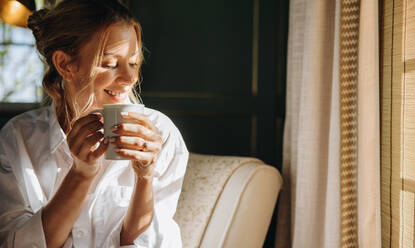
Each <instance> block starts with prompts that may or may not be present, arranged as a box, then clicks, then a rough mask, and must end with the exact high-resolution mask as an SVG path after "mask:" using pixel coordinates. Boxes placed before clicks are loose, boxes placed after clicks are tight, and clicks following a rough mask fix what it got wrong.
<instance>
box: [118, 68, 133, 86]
mask: <svg viewBox="0 0 415 248" xmlns="http://www.w3.org/2000/svg"><path fill="white" fill-rule="evenodd" d="M118 78H119V82H120V83H121V84H125V85H130V84H134V83H135V82H137V80H138V69H137V68H136V67H135V66H131V65H130V64H127V65H125V66H122V69H121V70H120V72H119V76H118Z"/></svg>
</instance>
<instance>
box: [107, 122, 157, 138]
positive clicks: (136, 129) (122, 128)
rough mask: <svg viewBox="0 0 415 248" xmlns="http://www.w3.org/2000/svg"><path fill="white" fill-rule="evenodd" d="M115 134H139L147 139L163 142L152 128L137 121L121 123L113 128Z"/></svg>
mask: <svg viewBox="0 0 415 248" xmlns="http://www.w3.org/2000/svg"><path fill="white" fill-rule="evenodd" d="M111 130H112V132H113V133H115V134H120V135H126V136H138V137H140V138H143V139H145V140H150V141H159V142H161V140H162V139H161V136H160V135H159V134H158V133H155V132H153V131H152V130H150V129H148V128H146V127H144V126H142V125H139V124H136V123H121V124H119V125H115V126H113V127H112V128H111Z"/></svg>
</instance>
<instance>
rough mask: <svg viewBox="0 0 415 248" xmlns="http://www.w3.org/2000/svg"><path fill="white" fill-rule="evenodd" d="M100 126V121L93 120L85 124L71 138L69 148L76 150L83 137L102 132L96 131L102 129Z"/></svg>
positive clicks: (81, 143)
mask: <svg viewBox="0 0 415 248" xmlns="http://www.w3.org/2000/svg"><path fill="white" fill-rule="evenodd" d="M102 127H103V124H102V122H100V121H94V122H90V123H88V124H86V125H85V126H84V127H83V128H82V129H81V130H79V132H78V135H77V136H76V137H74V138H73V139H72V140H71V144H70V145H69V149H71V151H75V152H76V151H77V150H79V148H80V147H81V146H82V145H83V143H84V141H85V139H87V138H88V136H90V135H91V134H96V133H102V132H97V131H98V130H100V129H102Z"/></svg>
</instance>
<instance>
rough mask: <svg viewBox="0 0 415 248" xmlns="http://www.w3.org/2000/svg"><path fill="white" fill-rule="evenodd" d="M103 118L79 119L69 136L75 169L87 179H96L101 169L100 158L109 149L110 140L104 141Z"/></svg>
mask: <svg viewBox="0 0 415 248" xmlns="http://www.w3.org/2000/svg"><path fill="white" fill-rule="evenodd" d="M101 119H102V118H101V116H100V115H97V114H89V115H87V116H84V117H81V118H79V119H78V120H77V121H76V122H75V123H74V125H73V127H72V129H71V131H70V132H69V134H68V137H67V142H68V145H69V150H70V151H71V154H72V157H73V158H74V169H75V171H76V172H78V173H80V174H81V175H82V176H84V177H86V178H92V177H94V176H95V175H96V174H97V173H98V172H99V170H100V168H101V163H100V162H99V160H98V158H99V157H101V156H102V154H103V153H104V152H105V150H106V149H107V147H108V140H107V139H103V137H104V135H103V134H102V132H101V131H100V130H101V129H102V128H103V124H102V121H101Z"/></svg>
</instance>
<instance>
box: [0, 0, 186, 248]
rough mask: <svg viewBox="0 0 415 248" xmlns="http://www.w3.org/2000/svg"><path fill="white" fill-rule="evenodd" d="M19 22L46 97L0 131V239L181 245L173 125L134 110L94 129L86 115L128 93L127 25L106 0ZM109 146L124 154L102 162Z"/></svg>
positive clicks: (135, 54)
mask: <svg viewBox="0 0 415 248" xmlns="http://www.w3.org/2000/svg"><path fill="white" fill-rule="evenodd" d="M28 26H29V28H30V29H32V31H33V35H34V36H35V39H36V47H37V49H38V51H39V53H40V54H41V55H42V56H43V59H44V61H45V62H46V63H47V65H48V69H47V71H46V73H45V76H44V78H43V89H44V90H45V92H46V93H47V94H48V96H49V97H50V98H51V102H52V104H51V105H50V106H47V107H44V108H41V109H38V110H34V111H30V112H26V113H24V114H21V115H19V116H17V117H15V118H13V119H12V120H10V121H9V122H8V123H7V124H6V125H5V126H4V127H3V129H1V131H0V196H1V199H0V202H1V204H0V246H1V247H28V246H30V247H32V246H37V247H62V246H64V247H119V246H120V245H121V246H123V245H128V246H129V247H131V246H132V247H166V248H167V247H181V238H180V230H179V226H178V225H177V224H176V222H175V221H174V220H173V215H174V213H175V210H176V207H177V201H178V198H179V195H180V192H181V185H182V182H183V177H184V174H185V169H186V165H187V159H188V151H187V149H186V146H185V144H184V142H183V139H182V136H181V134H180V132H179V131H178V129H177V128H176V127H175V126H174V124H173V123H172V122H171V120H170V119H169V118H168V117H167V116H165V115H164V114H162V113H160V112H158V111H156V110H153V109H150V108H144V110H143V111H142V112H122V113H120V117H119V118H120V119H124V120H125V121H126V122H128V123H124V124H120V125H118V124H116V125H115V126H113V127H112V128H111V130H112V135H111V136H116V137H111V138H108V137H105V138H104V137H103V133H102V128H103V122H104V121H105V120H104V119H105V117H104V116H102V115H99V114H91V111H93V110H96V109H98V108H102V107H103V105H104V104H121V103H130V104H131V103H137V102H139V100H138V99H137V96H136V93H135V91H134V90H135V88H136V86H137V83H139V82H138V79H139V71H140V66H141V62H142V43H141V28H140V25H139V24H138V22H137V21H136V20H135V19H134V18H133V16H132V15H131V13H130V12H129V11H128V10H127V9H126V8H125V7H124V6H123V5H122V4H120V3H119V2H118V1H117V0H90V1H85V0H65V1H62V2H61V3H60V4H58V5H57V6H56V7H55V8H53V9H51V10H49V9H42V10H39V11H37V12H35V13H34V14H33V15H32V16H30V18H29V21H28ZM106 123H107V124H108V122H106ZM105 132H107V131H105ZM106 135H107V133H106ZM109 143H111V144H112V145H113V146H115V149H114V151H115V152H116V153H117V155H119V156H120V157H121V158H122V159H124V160H115V161H114V160H105V159H103V154H104V153H105V151H106V150H107V148H108V146H109Z"/></svg>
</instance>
